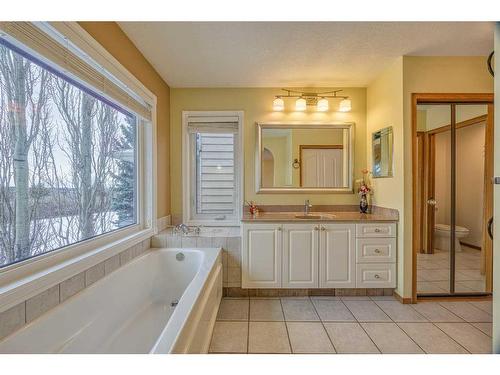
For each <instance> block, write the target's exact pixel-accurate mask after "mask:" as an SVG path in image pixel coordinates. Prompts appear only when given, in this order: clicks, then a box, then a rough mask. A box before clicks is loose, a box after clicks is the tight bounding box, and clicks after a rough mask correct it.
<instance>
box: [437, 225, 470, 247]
mask: <svg viewBox="0 0 500 375" xmlns="http://www.w3.org/2000/svg"><path fill="white" fill-rule="evenodd" d="M468 235H469V229H467V228H464V227H461V226H459V225H455V252H460V251H462V246H461V245H460V239H461V238H464V237H467V236H468ZM434 247H435V248H436V249H440V250H445V251H450V226H449V225H448V224H436V225H435V226H434Z"/></svg>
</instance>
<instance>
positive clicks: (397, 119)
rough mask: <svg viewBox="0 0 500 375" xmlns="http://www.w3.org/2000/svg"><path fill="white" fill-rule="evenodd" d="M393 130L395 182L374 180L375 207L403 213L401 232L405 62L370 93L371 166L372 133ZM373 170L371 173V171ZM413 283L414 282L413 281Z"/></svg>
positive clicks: (401, 280)
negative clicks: (390, 127) (389, 128)
mask: <svg viewBox="0 0 500 375" xmlns="http://www.w3.org/2000/svg"><path fill="white" fill-rule="evenodd" d="M387 126H392V128H393V137H394V156H393V159H394V163H393V177H392V178H374V179H372V183H373V187H374V189H373V191H374V193H373V196H372V203H373V204H375V205H377V206H381V207H389V208H394V209H397V210H398V211H399V217H400V221H399V224H398V231H399V233H401V228H404V216H403V210H404V169H403V168H404V166H403V159H402V155H403V137H404V132H403V58H402V57H400V58H398V59H396V61H394V63H393V64H392V65H391V66H389V67H388V68H387V69H386V70H385V71H384V72H382V73H381V74H380V76H379V77H377V78H376V79H375V80H374V81H373V82H371V83H370V85H369V86H368V89H367V118H366V132H367V134H366V139H367V144H366V149H367V160H368V163H367V164H368V165H369V166H370V168H371V165H372V150H371V146H372V145H371V136H372V133H373V132H375V131H377V130H380V129H382V128H385V127H387ZM370 170H371V169H370ZM403 249H404V242H403V236H401V235H400V236H399V238H398V275H399V277H398V287H397V291H398V293H399V294H400V295H401V294H402V292H403V289H404V285H405V279H406V277H401V275H403V266H404V256H405V254H404V251H403ZM410 281H411V279H410Z"/></svg>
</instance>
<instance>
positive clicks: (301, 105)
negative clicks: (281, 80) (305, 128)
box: [295, 98, 307, 112]
mask: <svg viewBox="0 0 500 375" xmlns="http://www.w3.org/2000/svg"><path fill="white" fill-rule="evenodd" d="M306 107H307V101H306V100H305V99H304V98H298V99H297V100H296V101H295V110H296V111H300V112H303V111H305V110H306Z"/></svg>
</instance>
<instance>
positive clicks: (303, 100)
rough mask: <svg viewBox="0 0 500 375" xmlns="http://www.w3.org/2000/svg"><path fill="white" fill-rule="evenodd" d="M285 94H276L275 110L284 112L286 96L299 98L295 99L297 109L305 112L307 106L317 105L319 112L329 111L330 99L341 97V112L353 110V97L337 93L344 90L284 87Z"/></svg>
mask: <svg viewBox="0 0 500 375" xmlns="http://www.w3.org/2000/svg"><path fill="white" fill-rule="evenodd" d="M282 90H283V91H285V92H286V94H285V95H276V96H275V97H274V100H273V111H276V112H283V111H284V110H285V101H284V100H283V99H284V98H297V100H296V101H295V110H296V111H300V112H303V111H305V110H306V109H307V106H316V110H317V111H318V112H327V111H328V109H329V108H330V105H329V102H328V99H341V101H340V104H339V111H340V112H349V111H350V110H351V107H352V106H351V99H349V97H348V96H340V95H337V93H338V92H341V91H342V90H335V91H327V92H321V93H311V92H302V91H294V90H287V89H282Z"/></svg>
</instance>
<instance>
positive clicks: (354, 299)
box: [340, 296, 371, 301]
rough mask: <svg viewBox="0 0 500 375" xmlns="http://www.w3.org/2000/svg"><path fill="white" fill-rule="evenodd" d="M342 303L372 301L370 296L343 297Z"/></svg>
mask: <svg viewBox="0 0 500 375" xmlns="http://www.w3.org/2000/svg"><path fill="white" fill-rule="evenodd" d="M340 298H341V299H342V301H370V300H371V299H370V296H342V297H340Z"/></svg>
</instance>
